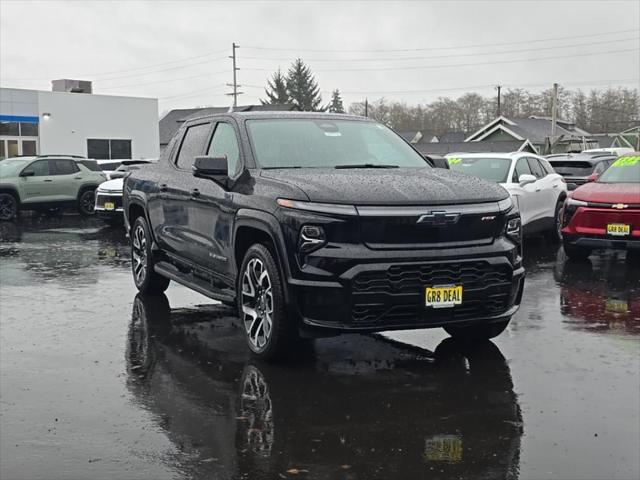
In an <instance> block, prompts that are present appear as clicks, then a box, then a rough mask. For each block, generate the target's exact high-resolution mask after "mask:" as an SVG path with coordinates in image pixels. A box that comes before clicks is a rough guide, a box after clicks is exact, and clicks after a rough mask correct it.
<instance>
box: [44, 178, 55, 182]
mask: <svg viewBox="0 0 640 480" xmlns="http://www.w3.org/2000/svg"><path fill="white" fill-rule="evenodd" d="M43 182H53V180H51V179H50V178H45V179H44V180H43Z"/></svg>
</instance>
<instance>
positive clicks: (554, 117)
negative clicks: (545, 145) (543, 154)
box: [549, 83, 558, 153]
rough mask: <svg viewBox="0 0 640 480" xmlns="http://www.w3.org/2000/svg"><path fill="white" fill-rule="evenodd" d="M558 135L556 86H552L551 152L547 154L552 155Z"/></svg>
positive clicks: (555, 84)
mask: <svg viewBox="0 0 640 480" xmlns="http://www.w3.org/2000/svg"><path fill="white" fill-rule="evenodd" d="M557 133H558V84H557V83H554V84H553V97H552V98H551V141H550V142H549V143H550V146H551V151H550V152H549V153H553V149H554V147H555V142H556V134H557Z"/></svg>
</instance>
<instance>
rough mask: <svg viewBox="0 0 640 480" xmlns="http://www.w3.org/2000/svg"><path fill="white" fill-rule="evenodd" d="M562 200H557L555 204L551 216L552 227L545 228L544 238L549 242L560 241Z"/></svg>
mask: <svg viewBox="0 0 640 480" xmlns="http://www.w3.org/2000/svg"><path fill="white" fill-rule="evenodd" d="M563 205H564V200H560V201H558V203H557V204H556V210H555V213H554V216H553V227H551V229H549V230H547V232H546V233H545V235H544V236H545V238H546V239H547V241H548V242H550V243H560V242H561V241H562V206H563Z"/></svg>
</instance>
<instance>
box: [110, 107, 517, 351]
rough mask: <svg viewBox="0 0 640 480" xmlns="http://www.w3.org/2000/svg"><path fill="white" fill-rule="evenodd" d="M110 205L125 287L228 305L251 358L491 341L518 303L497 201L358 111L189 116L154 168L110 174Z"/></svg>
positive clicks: (511, 219) (511, 223) (481, 185)
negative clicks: (305, 344)
mask: <svg viewBox="0 0 640 480" xmlns="http://www.w3.org/2000/svg"><path fill="white" fill-rule="evenodd" d="M123 204H124V214H125V225H126V227H127V228H128V230H129V234H130V238H131V254H132V269H133V276H134V281H135V284H136V286H137V288H138V289H139V290H140V291H142V292H145V293H152V292H156V293H157V292H161V291H163V290H165V289H166V288H167V286H168V284H169V281H170V280H175V281H176V282H178V283H181V284H183V285H186V286H187V287H189V288H191V289H193V290H195V291H197V292H200V293H202V294H204V295H207V296H208V297H210V298H213V299H216V300H219V301H221V302H223V303H228V304H232V305H236V306H237V309H238V313H239V315H240V320H241V324H242V325H243V327H244V330H245V334H246V339H247V343H248V345H249V347H250V349H251V350H252V351H253V352H254V353H255V354H256V355H258V356H260V357H263V358H274V357H277V356H281V355H283V354H286V353H287V352H289V351H290V348H289V347H290V346H291V344H292V342H294V341H296V340H297V339H298V338H300V337H314V336H326V335H333V334H336V333H340V332H373V331H382V330H397V329H414V328H430V327H444V328H445V330H446V331H447V332H448V333H449V334H450V335H452V336H454V337H460V338H463V339H465V340H482V339H487V338H492V337H495V336H496V335H499V334H500V333H501V332H502V331H503V330H504V329H505V328H506V326H507V324H508V323H509V320H510V319H511V316H512V315H513V314H514V313H515V311H516V310H517V308H518V306H519V304H520V300H521V296H522V288H523V283H524V269H523V267H522V247H521V225H520V216H519V213H518V211H517V208H516V206H515V205H514V204H513V203H512V201H511V198H510V197H509V194H508V193H507V192H506V191H505V190H504V189H502V188H501V187H500V186H498V185H495V184H492V183H488V182H486V181H483V180H481V179H477V178H472V177H469V176H466V175H464V174H461V173H457V172H452V171H448V170H444V169H434V168H432V167H430V166H429V165H428V163H427V162H426V161H425V159H424V158H423V157H422V156H421V155H420V154H419V153H418V152H416V151H415V150H414V149H413V148H412V147H411V146H410V145H409V144H408V143H406V142H405V141H404V140H402V138H401V137H399V136H398V135H396V134H395V133H394V132H393V131H391V130H390V129H388V128H387V127H385V126H383V125H380V124H379V123H376V122H374V121H371V120H369V119H366V118H360V117H352V116H347V115H330V114H319V113H290V112H287V113H281V112H259V113H258V112H247V113H229V114H223V115H213V116H207V117H202V118H199V119H194V120H190V121H188V122H186V123H185V125H184V126H183V127H182V128H181V129H180V131H179V132H178V133H177V134H176V136H175V137H174V138H173V140H172V141H171V142H170V143H169V145H168V146H167V148H166V150H165V151H164V153H163V156H162V158H161V159H160V161H159V162H158V163H157V164H156V165H152V166H149V167H147V168H144V169H140V170H137V171H134V172H132V173H131V174H130V175H129V176H128V177H127V178H126V179H125V182H124V202H123Z"/></svg>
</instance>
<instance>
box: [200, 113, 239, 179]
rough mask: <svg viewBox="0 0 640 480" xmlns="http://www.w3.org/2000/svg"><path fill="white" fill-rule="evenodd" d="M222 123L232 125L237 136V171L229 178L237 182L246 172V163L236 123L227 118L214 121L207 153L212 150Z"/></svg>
mask: <svg viewBox="0 0 640 480" xmlns="http://www.w3.org/2000/svg"><path fill="white" fill-rule="evenodd" d="M221 123H226V124H227V125H230V126H231V128H232V129H233V133H235V135H236V143H237V144H238V163H237V164H236V171H235V172H234V174H233V176H231V175H230V176H229V179H231V180H235V179H236V178H238V177H239V176H240V174H241V173H242V171H243V170H244V161H243V155H242V142H241V141H240V135H239V131H238V129H237V128H236V126H235V124H234V122H232V121H231V120H230V119H227V118H221V119H220V120H214V121H213V122H212V124H213V129H212V130H211V136H210V138H209V141H208V142H207V148H206V149H205V153H206V152H208V151H209V149H210V148H211V142H213V136H214V135H215V134H216V130H217V128H218V125H219V124H221Z"/></svg>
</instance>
